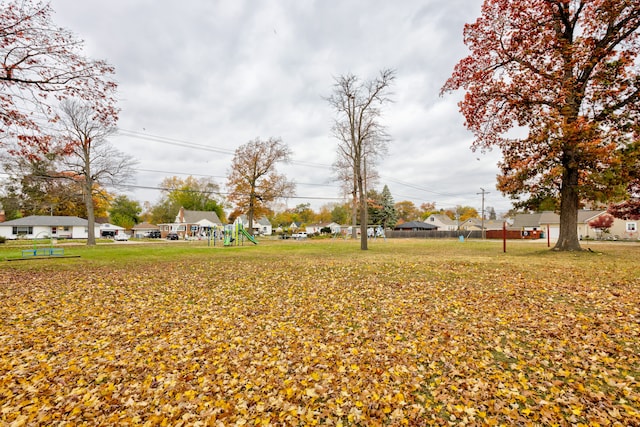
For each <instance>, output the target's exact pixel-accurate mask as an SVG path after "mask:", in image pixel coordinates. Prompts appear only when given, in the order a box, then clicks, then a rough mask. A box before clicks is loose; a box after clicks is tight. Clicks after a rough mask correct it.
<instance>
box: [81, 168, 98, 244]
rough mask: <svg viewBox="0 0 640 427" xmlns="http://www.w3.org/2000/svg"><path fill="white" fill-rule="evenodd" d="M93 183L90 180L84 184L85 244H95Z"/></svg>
mask: <svg viewBox="0 0 640 427" xmlns="http://www.w3.org/2000/svg"><path fill="white" fill-rule="evenodd" d="M92 187H93V184H92V182H91V180H89V181H85V184H84V192H85V195H84V205H85V207H86V208H87V226H88V229H87V246H95V245H96V215H95V210H94V206H93V194H92V193H93V191H92Z"/></svg>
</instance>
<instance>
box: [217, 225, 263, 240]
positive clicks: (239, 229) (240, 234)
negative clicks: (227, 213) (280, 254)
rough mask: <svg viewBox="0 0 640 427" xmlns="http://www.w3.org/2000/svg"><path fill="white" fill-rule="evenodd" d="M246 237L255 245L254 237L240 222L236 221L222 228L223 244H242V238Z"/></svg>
mask: <svg viewBox="0 0 640 427" xmlns="http://www.w3.org/2000/svg"><path fill="white" fill-rule="evenodd" d="M245 238H246V239H247V240H248V241H250V242H251V243H253V244H254V245H257V244H258V242H257V241H256V239H255V237H253V236H252V235H251V234H249V232H248V231H247V230H245V229H244V227H243V226H242V223H240V222H236V223H235V224H231V225H227V226H226V227H225V228H224V245H225V246H232V245H234V244H235V245H242V244H244V239H245Z"/></svg>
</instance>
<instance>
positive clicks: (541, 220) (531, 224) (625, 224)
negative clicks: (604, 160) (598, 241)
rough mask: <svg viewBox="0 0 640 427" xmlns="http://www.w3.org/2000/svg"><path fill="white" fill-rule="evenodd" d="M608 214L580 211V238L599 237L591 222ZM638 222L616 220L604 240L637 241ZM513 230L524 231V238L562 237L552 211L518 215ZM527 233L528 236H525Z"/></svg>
mask: <svg viewBox="0 0 640 427" xmlns="http://www.w3.org/2000/svg"><path fill="white" fill-rule="evenodd" d="M604 214H606V211H605V210H587V209H581V210H579V211H578V224H577V227H578V237H579V238H580V239H593V238H597V237H599V234H598V230H596V229H594V228H592V227H591V226H590V225H589V222H591V221H593V220H595V219H596V218H598V217H599V216H601V215H604ZM638 222H640V221H634V220H622V219H618V218H616V219H615V220H614V222H613V225H612V226H611V228H609V231H608V233H605V234H604V236H602V237H603V238H610V239H624V240H637V239H640V234H639V232H638ZM510 228H511V229H519V230H521V231H522V235H523V237H527V236H530V235H531V233H534V235H535V236H537V237H540V236H546V233H549V238H550V239H551V240H555V239H557V238H558V236H559V235H560V216H559V215H558V214H557V213H555V212H551V211H544V212H538V213H532V214H517V215H516V216H515V218H514V221H513V225H512V226H511V227H510ZM525 233H526V234H525Z"/></svg>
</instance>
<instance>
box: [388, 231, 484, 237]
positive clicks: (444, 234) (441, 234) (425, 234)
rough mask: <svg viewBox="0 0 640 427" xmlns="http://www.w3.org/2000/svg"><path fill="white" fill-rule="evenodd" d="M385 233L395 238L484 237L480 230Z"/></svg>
mask: <svg viewBox="0 0 640 427" xmlns="http://www.w3.org/2000/svg"><path fill="white" fill-rule="evenodd" d="M384 233H385V235H386V236H387V237H389V238H393V239H403V238H404V239H409V238H412V239H459V238H460V236H464V238H465V239H482V232H481V231H480V230H474V231H468V230H460V231H439V230H423V231H411V230H386V231H385V232H384Z"/></svg>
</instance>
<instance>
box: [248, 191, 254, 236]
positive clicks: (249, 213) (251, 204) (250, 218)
mask: <svg viewBox="0 0 640 427" xmlns="http://www.w3.org/2000/svg"><path fill="white" fill-rule="evenodd" d="M252 191H255V190H253V189H252ZM255 198H256V196H255V192H254V193H252V194H251V196H249V212H247V219H248V220H249V230H248V233H249V234H251V235H252V236H253V211H254V210H255V206H256V205H255V203H254V200H255Z"/></svg>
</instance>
